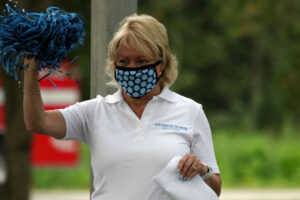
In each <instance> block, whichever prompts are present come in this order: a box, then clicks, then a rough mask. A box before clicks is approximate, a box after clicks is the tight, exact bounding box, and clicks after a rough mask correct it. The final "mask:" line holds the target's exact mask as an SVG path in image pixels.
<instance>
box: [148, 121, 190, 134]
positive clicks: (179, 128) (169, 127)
mask: <svg viewBox="0 0 300 200" xmlns="http://www.w3.org/2000/svg"><path fill="white" fill-rule="evenodd" d="M154 126H155V127H159V128H161V129H163V130H171V131H182V132H184V131H188V127H185V126H178V125H174V124H164V123H154Z"/></svg>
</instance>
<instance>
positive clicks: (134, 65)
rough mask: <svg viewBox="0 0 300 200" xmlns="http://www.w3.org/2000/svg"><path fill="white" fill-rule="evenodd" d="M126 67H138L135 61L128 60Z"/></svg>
mask: <svg viewBox="0 0 300 200" xmlns="http://www.w3.org/2000/svg"><path fill="white" fill-rule="evenodd" d="M128 67H132V68H134V67H138V66H137V64H136V62H135V61H130V62H129V65H128Z"/></svg>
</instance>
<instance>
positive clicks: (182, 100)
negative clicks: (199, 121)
mask: <svg viewBox="0 0 300 200" xmlns="http://www.w3.org/2000/svg"><path fill="white" fill-rule="evenodd" d="M170 92H171V93H172V94H173V95H174V97H175V98H176V102H177V104H178V105H182V106H184V107H186V108H190V109H193V110H195V111H199V110H202V104H200V103H198V102H196V101H195V100H193V99H191V98H189V97H185V96H183V95H180V94H178V93H176V92H173V91H170Z"/></svg>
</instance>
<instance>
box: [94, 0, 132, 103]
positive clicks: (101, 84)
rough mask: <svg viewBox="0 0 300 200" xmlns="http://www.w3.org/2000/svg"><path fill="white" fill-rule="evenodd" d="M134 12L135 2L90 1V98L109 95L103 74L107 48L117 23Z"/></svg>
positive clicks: (129, 0)
mask: <svg viewBox="0 0 300 200" xmlns="http://www.w3.org/2000/svg"><path fill="white" fill-rule="evenodd" d="M136 12H137V0H91V14H92V16H91V26H92V27H91V92H90V95H91V98H94V97H95V96H96V95H97V94H101V95H102V96H105V95H106V94H108V93H109V88H108V87H107V86H106V85H105V84H106V82H107V80H108V79H107V77H106V76H105V72H104V68H105V64H106V56H107V46H108V43H109V41H110V40H111V38H112V35H113V33H114V31H115V29H116V27H117V25H118V24H119V22H120V21H121V20H122V19H123V18H124V17H125V16H128V15H130V14H133V13H136ZM110 90H111V89H110Z"/></svg>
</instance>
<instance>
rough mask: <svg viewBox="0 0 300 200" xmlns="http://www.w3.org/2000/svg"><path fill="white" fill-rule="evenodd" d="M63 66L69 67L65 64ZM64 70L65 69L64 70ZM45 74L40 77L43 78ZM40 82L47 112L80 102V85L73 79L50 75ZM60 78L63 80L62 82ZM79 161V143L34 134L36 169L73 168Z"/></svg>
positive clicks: (32, 156)
mask: <svg viewBox="0 0 300 200" xmlns="http://www.w3.org/2000/svg"><path fill="white" fill-rule="evenodd" d="M62 66H66V67H67V66H68V64H66V63H65V64H63V65H62ZM63 70H64V68H63ZM42 76H43V74H41V75H40V77H42ZM50 78H51V79H52V81H53V82H54V83H55V84H56V85H57V89H56V88H55V86H54V85H53V83H52V82H51V80H50V79H49V78H45V79H43V80H42V81H41V82H40V89H41V95H42V99H43V103H44V107H45V110H52V109H59V108H65V107H67V106H69V105H72V104H74V103H76V102H78V101H79V100H80V96H81V95H80V85H79V84H78V83H77V82H76V81H75V80H73V79H72V78H70V77H68V76H66V75H64V74H63V73H61V74H60V77H58V76H56V75H55V74H52V75H50ZM60 78H62V79H63V81H62V80H60ZM78 161H79V143H78V142H75V141H64V140H57V139H55V138H52V137H49V136H45V135H40V134H33V140H32V149H31V164H32V165H33V166H35V167H71V166H75V165H77V163H78Z"/></svg>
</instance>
